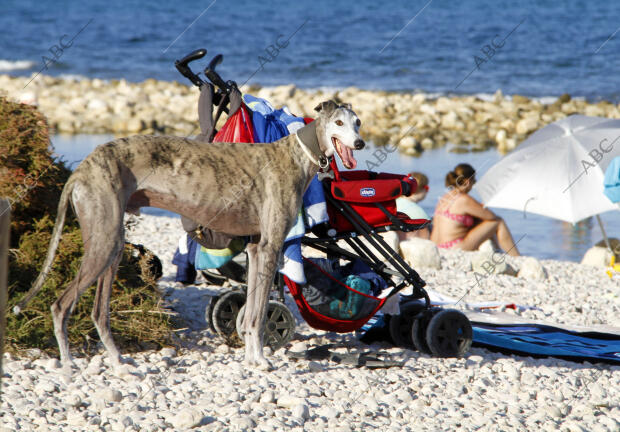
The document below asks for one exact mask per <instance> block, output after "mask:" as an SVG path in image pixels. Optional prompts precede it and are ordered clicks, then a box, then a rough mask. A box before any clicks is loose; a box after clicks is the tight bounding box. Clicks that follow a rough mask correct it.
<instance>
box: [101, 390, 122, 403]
mask: <svg viewBox="0 0 620 432" xmlns="http://www.w3.org/2000/svg"><path fill="white" fill-rule="evenodd" d="M97 395H98V397H99V398H101V399H103V400H105V401H107V402H120V401H121V400H123V394H122V393H121V392H120V391H118V390H115V389H111V388H106V389H103V390H101V391H100V392H99V393H98V394H97Z"/></svg>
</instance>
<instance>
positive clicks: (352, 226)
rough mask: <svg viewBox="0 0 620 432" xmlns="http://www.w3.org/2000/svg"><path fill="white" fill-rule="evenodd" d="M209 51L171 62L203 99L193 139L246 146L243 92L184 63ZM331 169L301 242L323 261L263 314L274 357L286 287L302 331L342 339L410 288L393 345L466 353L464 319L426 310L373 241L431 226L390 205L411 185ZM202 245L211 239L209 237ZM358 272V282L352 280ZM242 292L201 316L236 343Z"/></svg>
mask: <svg viewBox="0 0 620 432" xmlns="http://www.w3.org/2000/svg"><path fill="white" fill-rule="evenodd" d="M206 53H207V51H206V50H204V49H200V50H196V51H194V52H192V53H190V54H189V55H187V56H186V57H184V58H183V59H181V60H178V61H176V62H175V66H176V68H177V69H178V70H179V72H180V73H181V74H182V75H183V76H185V77H186V78H188V79H189V80H190V81H191V82H192V83H193V84H195V85H196V86H198V87H199V88H200V91H201V95H200V99H199V115H200V126H201V130H202V132H201V135H200V136H199V139H202V140H203V141H205V142H210V141H225V142H233V141H250V142H253V140H254V133H253V130H252V129H253V128H252V121H251V118H252V112H251V110H250V109H249V108H248V106H246V104H245V103H244V102H243V100H241V101H240V102H239V99H240V95H241V93H240V91H239V89H238V88H237V85H236V83H235V82H233V81H224V80H223V79H222V78H221V77H220V76H219V74H218V73H217V72H216V71H215V68H216V66H217V65H218V64H219V63H221V61H222V60H223V56H222V55H217V56H215V57H214V58H213V59H212V60H211V62H210V63H209V65H208V66H207V67H206V68H205V70H204V76H205V77H206V78H207V80H208V81H204V80H203V79H202V78H201V77H200V76H199V75H197V74H195V73H194V72H193V71H192V70H191V69H190V67H189V63H190V62H192V61H195V60H198V59H201V58H202V57H204V56H205V55H206ZM214 109H215V115H213V110H214ZM222 112H227V113H228V115H229V116H228V119H227V121H226V123H225V124H224V125H223V126H222V128H221V129H220V130H219V131H216V129H215V125H216V124H217V121H218V120H219V118H220V116H221V114H222ZM305 121H306V122H308V121H311V119H305ZM206 145H208V144H206ZM330 167H331V171H330V173H329V174H330V175H323V176H321V175H319V176H320V177H321V178H320V182H321V185H322V188H323V191H324V196H325V203H326V206H327V214H328V220H327V221H326V222H325V223H319V224H316V225H314V226H312V227H311V229H310V230H309V232H307V233H306V234H305V235H303V237H302V238H301V244H302V245H303V246H305V247H307V248H311V249H314V250H315V251H319V252H321V253H323V254H324V256H325V257H326V258H324V259H311V258H306V257H302V259H303V269H304V271H305V272H306V274H307V276H308V278H307V282H306V283H298V282H295V281H294V280H292V279H291V278H290V277H288V276H285V275H279V277H278V278H277V280H276V282H275V288H276V289H275V290H274V292H275V293H276V296H275V299H273V300H271V301H270V302H269V306H268V313H267V322H266V328H265V342H266V344H267V345H269V346H271V347H272V349H278V348H280V347H282V346H284V345H285V344H286V343H288V342H289V341H290V340H291V338H292V337H293V334H294V328H295V319H294V317H293V314H292V313H291V311H290V310H289V309H288V307H287V306H286V305H285V303H284V287H285V286H286V287H287V288H288V290H289V292H290V294H291V295H292V297H293V298H294V300H295V303H296V304H297V307H298V309H299V312H300V314H301V316H302V317H303V318H304V320H305V321H306V322H307V323H308V325H310V326H311V327H313V328H316V329H319V330H326V331H332V332H339V333H348V332H352V331H355V330H358V329H360V328H361V327H362V326H363V325H364V324H366V323H367V322H368V320H369V319H370V318H372V317H373V316H374V315H375V314H376V313H377V312H378V311H379V310H380V309H381V308H382V307H383V306H384V304H385V302H386V301H388V299H390V298H391V297H392V296H394V295H396V294H398V293H399V292H400V291H402V290H403V289H405V288H407V287H411V294H409V295H407V296H404V297H402V298H401V301H400V313H399V314H397V315H392V316H391V317H390V318H389V329H390V335H391V337H392V339H393V341H394V342H395V343H396V344H397V345H401V346H405V347H409V348H416V349H417V350H419V351H421V352H424V353H428V354H433V355H435V356H439V357H454V356H462V355H464V354H465V353H466V352H467V351H468V350H469V348H470V347H471V343H472V327H471V324H470V322H469V320H468V319H467V317H466V316H465V315H464V314H463V313H462V312H460V311H458V310H454V309H446V310H444V309H441V308H437V307H432V306H431V302H430V299H429V296H428V294H427V292H426V290H425V289H424V286H425V282H424V281H423V280H422V279H421V277H420V276H419V275H418V273H417V272H416V271H415V270H413V269H412V268H411V267H410V266H409V265H408V264H407V263H406V262H405V260H404V259H403V258H402V257H400V255H399V254H398V253H397V252H396V251H394V250H393V249H392V248H391V247H390V246H389V244H388V243H387V242H386V241H385V239H384V238H383V237H382V236H381V235H380V234H381V233H383V232H387V231H405V232H409V231H414V230H418V229H421V228H423V227H425V226H427V225H428V223H429V222H430V221H428V220H426V219H410V218H409V217H408V215H406V214H404V213H400V212H398V211H397V210H396V203H395V200H396V198H397V197H399V196H401V195H407V196H408V195H410V194H411V193H413V192H415V189H416V186H417V185H416V182H415V180H414V179H412V178H409V177H407V176H403V175H399V174H388V173H375V172H371V171H342V172H341V171H340V170H339V169H338V166H337V164H336V160H335V159H333V160H332V161H331V163H330ZM199 230H200V227H199ZM206 237H209V238H214V237H216V236H214V235H213V234H207V235H206ZM342 263H345V264H342ZM355 269H357V270H356V271H355V272H354V273H355V274H349V273H350V272H352V271H354V270H355ZM360 269H361V270H360ZM361 274H365V275H369V276H368V279H369V280H371V281H373V282H374V283H375V285H377V286H380V287H381V288H383V289H391V291H389V293H388V294H387V295H386V296H383V297H380V296H379V294H378V290H377V289H373V288H377V286H373V284H372V283H370V282H368V281H367V280H366V279H365V278H363V277H357V276H356V275H361ZM210 276H211V277H213V275H210ZM220 277H222V278H225V277H226V275H220ZM235 279H237V281H239V280H242V279H243V277H242V276H241V277H240V276H239V275H238V274H237V275H236V277H235ZM244 289H245V287H244V285H243V284H240V285H238V287H237V288H235V289H232V290H228V291H226V292H223V293H222V294H220V295H219V296H217V297H216V298H214V299H212V301H211V303H210V305H209V307H208V308H207V311H206V318H207V322H208V323H209V325H210V326H211V328H212V329H213V330H214V331H215V332H216V333H218V334H219V335H220V336H222V337H223V338H224V340H225V341H226V342H227V343H229V344H233V345H234V344H238V343H240V342H241V341H240V339H239V337H238V336H237V335H238V333H239V332H237V328H240V325H241V321H242V317H243V309H244V308H243V304H244V302H245V291H244Z"/></svg>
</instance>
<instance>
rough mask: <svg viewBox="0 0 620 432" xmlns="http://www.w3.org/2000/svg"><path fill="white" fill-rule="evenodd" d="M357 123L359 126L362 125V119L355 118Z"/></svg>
mask: <svg viewBox="0 0 620 432" xmlns="http://www.w3.org/2000/svg"><path fill="white" fill-rule="evenodd" d="M355 124H356V125H357V127H360V126H361V125H362V122H361V121H360V119H357V120H355Z"/></svg>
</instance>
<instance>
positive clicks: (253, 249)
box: [14, 101, 365, 371]
mask: <svg viewBox="0 0 620 432" xmlns="http://www.w3.org/2000/svg"><path fill="white" fill-rule="evenodd" d="M315 110H316V111H318V113H319V114H318V116H317V118H316V120H315V121H313V122H311V123H309V124H307V125H306V126H304V127H302V128H301V129H299V130H298V131H297V132H296V133H295V134H291V135H289V136H287V137H284V138H282V139H280V140H279V141H276V142H274V143H271V144H259V145H256V144H249V143H212V144H204V143H199V142H197V141H194V140H191V139H187V138H178V137H167V136H133V137H129V138H121V139H117V140H115V141H111V142H109V143H107V144H104V145H101V146H99V147H97V148H96V149H95V150H94V151H93V152H92V153H91V154H90V155H89V156H88V157H86V158H85V159H84V160H83V161H82V163H80V165H79V166H78V167H77V168H76V170H75V171H74V172H73V174H72V175H71V177H70V178H69V180H68V181H67V183H66V185H65V187H64V189H63V192H62V194H61V197H60V202H59V204H58V215H57V217H56V224H55V226H54V230H53V233H52V238H51V241H50V246H49V250H48V254H47V257H46V260H45V263H44V265H43V269H42V271H41V273H40V274H39V276H38V278H37V280H36V281H35V283H34V285H33V286H32V287H31V289H30V290H29V291H28V293H27V294H26V295H25V296H24V298H23V300H22V301H21V302H20V304H19V305H18V306H16V307H15V309H14V311H15V313H19V311H20V310H21V309H22V308H23V307H24V306H25V305H26V303H27V302H28V301H29V300H30V299H31V298H32V297H34V296H35V295H36V293H37V292H38V291H39V290H40V289H41V287H42V286H43V283H44V282H45V279H46V277H47V274H48V273H49V271H50V269H51V267H52V263H53V261H54V256H55V253H56V249H57V247H58V244H59V241H60V238H61V235H62V228H63V225H64V222H65V214H66V211H67V207H68V204H69V202H70V201H71V203H72V205H73V210H74V212H75V214H76V215H77V218H78V221H79V224H80V228H81V232H82V239H83V241H84V256H83V257H82V261H81V264H80V269H79V271H78V273H77V276H76V278H75V279H73V280H72V281H71V282H70V283H69V285H68V286H67V287H66V288H65V290H64V292H63V293H62V294H61V295H60V297H59V298H58V299H57V300H56V301H55V302H54V304H53V305H52V307H51V309H52V316H53V322H54V333H55V336H56V340H57V341H58V346H59V350H60V358H61V361H62V364H63V368H65V369H68V370H69V371H70V369H71V366H72V364H73V360H72V358H71V354H70V352H69V342H68V337H67V321H68V318H69V315H70V314H71V312H72V310H73V308H74V306H75V304H76V303H77V301H78V299H79V297H80V295H81V294H82V293H83V292H84V291H85V290H86V289H87V288H88V287H89V286H91V285H92V284H94V282H95V281H97V291H96V294H95V303H94V307H93V311H92V319H93V321H94V322H95V327H96V328H97V332H98V333H99V337H100V338H101V341H102V342H103V344H104V346H105V348H106V350H107V352H108V354H109V356H110V357H111V360H112V364H113V365H114V366H118V365H120V364H121V362H122V357H121V355H120V352H119V350H118V348H117V347H116V345H115V344H114V340H113V338H112V334H111V331H110V310H109V309H110V293H111V290H112V283H113V281H114V278H115V275H116V271H117V268H118V264H119V262H120V260H121V257H122V251H123V247H124V227H123V214H124V213H125V212H128V213H136V214H139V210H140V207H146V206H151V207H158V208H161V209H165V210H169V211H172V212H175V213H180V214H181V215H184V216H186V217H189V218H191V219H193V220H195V221H196V222H198V223H199V224H201V225H203V226H205V227H208V228H211V229H213V230H215V231H219V232H223V233H227V234H231V235H236V236H252V237H251V238H252V239H253V240H252V241H251V242H250V243H249V245H248V247H247V251H248V256H249V269H248V278H247V282H248V291H247V301H246V311H245V314H244V318H243V326H242V327H243V331H242V333H243V335H242V337H243V338H244V340H245V363H246V364H248V365H250V366H255V367H258V368H261V369H269V368H270V367H271V365H270V363H269V361H268V360H267V359H266V358H265V357H264V355H263V326H264V322H265V317H266V311H267V304H268V298H269V291H270V289H271V285H272V283H273V277H274V275H275V271H276V265H277V261H278V257H279V253H280V249H281V247H282V244H283V242H284V239H285V237H286V235H287V233H288V232H289V230H290V229H291V227H292V226H293V224H294V222H295V219H296V217H297V214H298V211H299V208H300V206H301V204H302V196H303V194H304V192H305V190H306V188H307V187H308V185H309V184H310V181H311V180H312V178H313V177H314V176H315V175H316V174H317V172H318V171H319V169H322V170H325V169H326V168H327V166H328V158H329V157H331V156H332V155H333V154H334V153H336V154H338V156H339V157H340V159H341V160H342V163H343V165H344V166H345V167H347V168H354V167H355V166H356V164H357V162H356V161H355V158H354V157H353V151H352V150H353V149H361V148H363V147H364V145H365V144H364V141H363V140H362V139H361V138H360V135H359V127H360V124H361V122H360V120H359V119H358V117H357V115H356V114H355V113H354V112H353V111H352V110H351V106H350V105H348V104H346V105H338V104H336V103H335V102H333V101H327V102H323V103H321V104H320V105H318V106H317V107H316V108H315ZM239 185H243V188H244V193H243V195H241V196H239V195H238V196H236V197H233V196H228V195H230V194H231V191H232V190H239Z"/></svg>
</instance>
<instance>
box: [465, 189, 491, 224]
mask: <svg viewBox="0 0 620 432" xmlns="http://www.w3.org/2000/svg"><path fill="white" fill-rule="evenodd" d="M462 206H463V207H462V209H463V211H464V212H465V213H467V214H468V215H471V216H473V217H475V218H478V219H482V220H497V219H499V217H498V216H497V215H496V214H495V213H493V212H492V211H491V210H487V209H485V208H484V207H483V206H482V204H480V203H479V202H478V201H476V200H475V199H473V198H472V197H470V196H469V195H464V196H463V204H462Z"/></svg>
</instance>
